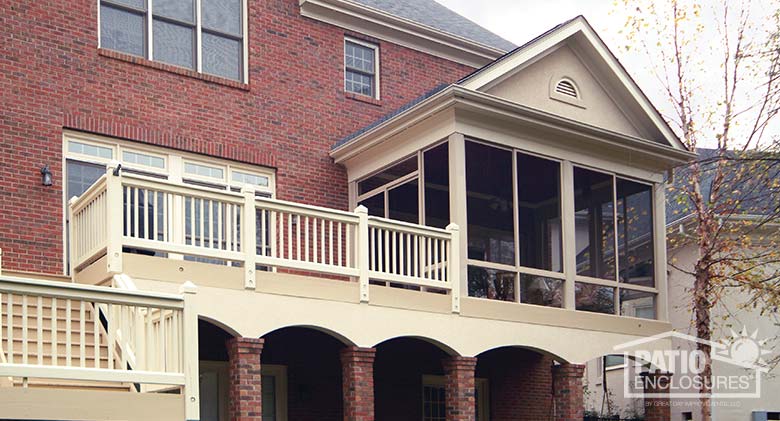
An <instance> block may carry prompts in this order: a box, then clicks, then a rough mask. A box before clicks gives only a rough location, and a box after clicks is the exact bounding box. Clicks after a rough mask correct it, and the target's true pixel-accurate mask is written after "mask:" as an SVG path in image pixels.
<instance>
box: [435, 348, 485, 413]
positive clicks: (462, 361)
mask: <svg viewBox="0 0 780 421" xmlns="http://www.w3.org/2000/svg"><path fill="white" fill-rule="evenodd" d="M442 365H443V367H444V377H445V388H446V392H445V401H446V407H447V421H474V419H476V404H477V401H476V386H475V384H474V371H475V370H476V368H477V359H476V358H473V357H450V358H447V359H445V360H444V361H443V362H442Z"/></svg>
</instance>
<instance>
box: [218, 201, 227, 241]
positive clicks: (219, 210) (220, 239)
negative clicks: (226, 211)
mask: <svg viewBox="0 0 780 421" xmlns="http://www.w3.org/2000/svg"><path fill="white" fill-rule="evenodd" d="M223 207H225V204H224V203H217V248H218V249H220V250H224V249H225V247H224V246H222V226H223V225H224V224H225V220H224V219H223V218H222V208H223Z"/></svg>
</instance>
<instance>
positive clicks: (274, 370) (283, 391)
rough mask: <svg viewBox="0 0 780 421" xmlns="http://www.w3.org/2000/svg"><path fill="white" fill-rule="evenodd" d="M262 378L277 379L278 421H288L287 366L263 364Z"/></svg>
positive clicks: (261, 368)
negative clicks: (270, 377)
mask: <svg viewBox="0 0 780 421" xmlns="http://www.w3.org/2000/svg"><path fill="white" fill-rule="evenodd" d="M262 376H273V377H275V378H276V380H277V381H276V384H275V386H276V390H274V395H275V397H276V421H287V366H284V365H275V364H263V365H262V366H261V367H260V377H262ZM261 418H262V414H261Z"/></svg>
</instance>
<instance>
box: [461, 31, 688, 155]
mask: <svg viewBox="0 0 780 421" xmlns="http://www.w3.org/2000/svg"><path fill="white" fill-rule="evenodd" d="M571 39H576V41H577V42H579V44H578V47H579V48H577V50H578V52H581V53H583V54H587V55H588V56H589V57H592V58H593V60H594V62H596V64H597V65H599V66H602V67H604V68H606V69H608V70H609V71H608V72H603V73H604V74H605V76H606V77H607V78H611V79H613V82H614V84H615V85H617V86H620V87H621V88H622V90H623V91H625V93H626V95H625V96H626V98H628V99H629V100H630V102H631V105H632V106H634V107H635V108H636V109H637V111H641V112H642V113H643V114H644V115H646V116H647V117H648V118H649V119H650V121H651V122H652V124H653V126H654V128H655V129H657V130H658V132H659V133H660V134H661V135H662V136H663V138H664V140H665V141H666V142H668V144H669V145H670V146H672V147H674V148H675V149H680V150H687V149H686V147H685V146H684V145H683V143H682V142H681V141H680V139H679V138H678V137H677V135H676V134H675V133H674V130H672V128H671V127H670V126H669V125H668V123H667V122H666V121H665V120H664V118H663V117H662V116H661V113H660V112H659V111H658V110H657V109H656V108H655V106H654V105H653V104H652V103H651V102H650V100H649V99H648V98H647V96H646V95H645V94H644V92H642V90H641V89H640V88H639V86H638V85H637V84H636V82H635V81H634V79H633V78H632V77H631V75H629V74H628V72H627V71H626V69H625V67H623V65H622V64H621V63H620V61H619V60H618V59H617V57H615V55H614V54H613V53H612V51H610V49H609V48H608V47H607V46H606V44H605V43H604V41H603V40H602V39H601V37H599V35H598V34H597V33H596V31H595V30H594V29H593V27H592V26H591V25H590V23H588V21H587V19H585V17H584V16H582V15H580V16H577V17H575V18H574V19H571V20H569V21H566V22H564V23H562V24H560V25H558V26H556V27H554V28H552V29H550V30H549V31H547V32H545V33H544V34H542V35H540V36H538V37H536V38H534V39H533V40H531V41H529V42H527V43H525V44H524V45H522V46H521V47H518V48H516V49H515V50H513V51H511V52H509V53H507V54H505V55H504V56H502V57H500V58H498V59H497V60H495V61H494V62H492V63H489V64H488V65H486V66H484V67H483V68H481V69H479V70H477V71H475V72H474V73H472V74H470V75H468V76H466V77H465V78H463V79H462V80H461V81H459V82H458V84H459V85H461V86H463V87H464V88H467V89H473V90H484V89H486V88H487V87H489V86H492V85H495V84H496V83H498V82H499V81H501V80H504V79H505V78H506V77H508V76H510V75H512V74H515V73H516V72H517V71H519V70H521V69H522V68H524V67H525V66H526V65H529V64H531V63H534V62H535V61H536V60H537V59H538V58H540V57H543V56H544V55H545V54H546V53H547V52H549V51H551V50H552V49H554V48H555V47H557V46H558V45H560V44H561V43H563V42H566V41H568V40H571ZM613 93H615V94H617V93H619V92H613Z"/></svg>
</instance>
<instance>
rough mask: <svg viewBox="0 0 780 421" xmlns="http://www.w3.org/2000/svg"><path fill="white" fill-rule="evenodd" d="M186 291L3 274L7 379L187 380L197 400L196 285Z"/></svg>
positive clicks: (183, 383)
mask: <svg viewBox="0 0 780 421" xmlns="http://www.w3.org/2000/svg"><path fill="white" fill-rule="evenodd" d="M181 292H182V294H181V295H172V294H160V293H148V292H143V293H142V292H138V291H130V290H126V289H120V288H110V287H99V286H87V285H77V284H69V283H64V282H50V281H38V280H30V279H21V278H11V277H3V276H0V354H1V355H0V378H4V377H10V378H22V379H28V378H41V379H59V380H69V381H73V380H76V381H86V382H109V383H122V384H138V385H168V386H180V387H184V394H185V396H186V397H187V399H186V400H187V402H193V403H197V400H198V391H197V387H198V386H197V385H198V379H197V371H192V370H193V368H194V369H195V370H197V364H198V361H197V352H193V351H192V350H197V347H198V337H197V311H196V310H195V309H194V308H192V305H193V304H192V301H191V300H192V298H193V295H192V294H195V293H196V290H195V287H194V285H192V284H188V283H187V284H184V285H182V289H181ZM188 350H189V352H188ZM193 358H194V359H193ZM140 390H146V389H143V388H141V389H140ZM188 410H190V411H192V410H191V409H188Z"/></svg>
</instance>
